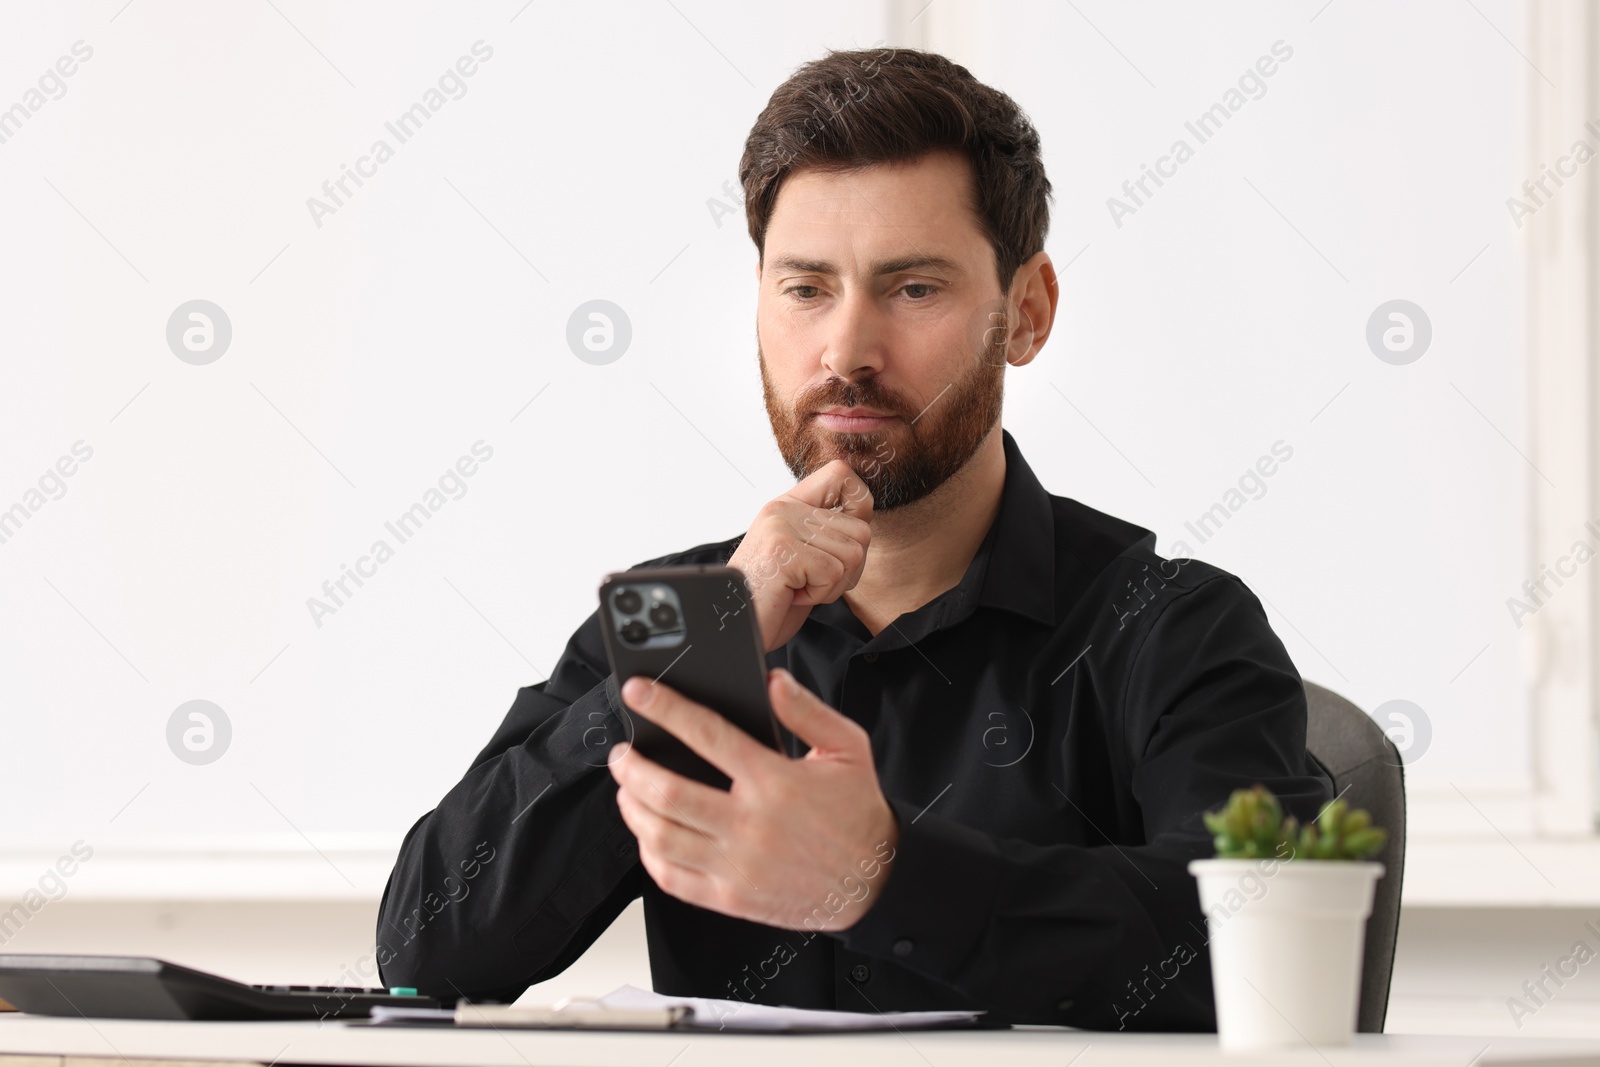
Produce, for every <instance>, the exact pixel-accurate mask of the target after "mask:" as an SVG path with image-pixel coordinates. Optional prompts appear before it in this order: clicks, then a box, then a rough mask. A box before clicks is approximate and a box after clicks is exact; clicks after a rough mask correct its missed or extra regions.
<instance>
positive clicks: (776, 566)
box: [728, 459, 872, 652]
mask: <svg viewBox="0 0 1600 1067" xmlns="http://www.w3.org/2000/svg"><path fill="white" fill-rule="evenodd" d="M871 541H872V493H871V491H870V490H869V489H868V488H867V485H866V483H865V482H864V481H862V480H861V476H860V475H858V474H857V473H856V472H855V470H854V469H853V468H852V467H851V466H850V464H849V463H847V462H845V461H844V460H842V459H836V460H833V461H832V462H830V463H828V464H827V465H826V466H824V467H820V468H818V469H817V470H816V471H815V472H813V473H812V474H810V475H808V476H807V477H805V478H803V479H801V480H800V481H799V482H797V483H796V484H795V487H794V488H793V489H791V490H789V492H787V493H784V494H783V495H782V496H778V497H775V498H773V499H772V500H769V501H767V503H766V504H765V505H763V506H762V508H761V510H760V511H759V512H757V513H756V517H755V521H754V522H752V523H751V524H750V529H749V530H748V531H747V532H746V533H745V535H744V540H743V541H741V542H739V547H738V549H737V550H735V552H734V553H733V556H732V557H731V558H729V560H728V566H730V567H737V568H739V569H740V570H741V571H743V572H744V575H745V580H746V582H747V583H748V584H749V587H750V594H751V598H752V600H753V601H754V603H755V608H756V622H757V623H758V624H759V625H760V627H761V640H762V643H763V644H764V645H765V646H766V650H767V651H768V652H771V651H772V650H773V649H775V648H780V647H782V646H783V645H785V644H787V643H788V641H789V639H790V638H791V637H793V636H794V635H795V634H796V633H798V632H799V630H800V625H801V624H802V623H804V622H805V621H806V616H807V615H810V614H811V609H812V608H813V607H815V606H816V605H818V604H831V603H832V602H833V601H835V600H837V599H839V597H841V596H843V595H844V594H845V592H846V591H847V590H849V589H852V588H854V587H855V584H856V582H858V581H860V580H861V572H862V569H863V568H864V567H865V566H866V562H867V546H868V545H869V544H870V543H871Z"/></svg>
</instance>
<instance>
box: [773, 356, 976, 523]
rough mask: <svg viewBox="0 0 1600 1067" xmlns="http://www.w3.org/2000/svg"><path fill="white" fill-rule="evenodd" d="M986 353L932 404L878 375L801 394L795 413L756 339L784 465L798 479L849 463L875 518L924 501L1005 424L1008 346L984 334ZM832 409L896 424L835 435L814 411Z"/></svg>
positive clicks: (831, 381)
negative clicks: (864, 412) (889, 418)
mask: <svg viewBox="0 0 1600 1067" xmlns="http://www.w3.org/2000/svg"><path fill="white" fill-rule="evenodd" d="M981 348H982V351H981V352H980V353H978V355H977V356H976V357H975V358H974V359H973V360H972V361H971V364H970V369H969V370H968V371H967V372H966V375H965V377H963V378H962V379H961V380H959V381H955V382H952V383H950V385H949V386H948V387H945V390H944V392H943V393H942V394H941V395H937V396H936V397H935V398H933V399H932V400H931V401H925V402H923V403H920V404H919V403H914V402H913V401H912V400H911V399H910V398H908V397H906V396H904V395H902V394H900V393H898V392H895V391H893V390H890V389H888V388H887V387H885V386H883V385H881V384H880V383H879V381H878V379H877V377H876V376H873V377H869V378H861V379H859V380H856V381H847V380H845V379H844V378H840V377H837V376H835V377H832V378H829V379H828V380H827V381H826V382H824V383H823V384H822V385H819V386H817V387H816V388H815V389H812V390H810V391H808V392H805V393H802V394H801V395H800V396H799V397H798V398H797V399H796V401H795V403H794V405H793V406H792V407H791V406H787V405H785V404H784V403H783V402H782V400H780V399H779V397H778V396H777V394H776V393H775V392H774V391H773V388H772V382H771V380H770V378H769V377H768V376H767V361H766V356H765V355H764V354H763V353H762V351H761V342H760V339H759V338H758V339H757V341H756V358H757V361H758V362H759V363H760V366H761V395H762V398H763V399H764V400H765V401H766V406H767V418H768V419H769V420H770V421H771V423H772V435H773V437H774V438H776V439H777V442H778V450H779V452H780V453H781V454H782V455H783V461H784V463H786V464H787V465H788V467H789V470H790V472H791V473H793V474H794V476H795V479H796V480H797V481H798V480H800V479H802V478H805V477H806V476H808V475H810V474H812V473H813V472H815V471H817V470H818V469H820V468H821V467H823V466H824V465H826V464H827V463H829V462H831V461H832V460H835V459H843V460H845V461H846V462H847V463H849V464H850V467H851V469H853V470H854V471H855V472H856V474H857V475H858V476H859V477H860V478H861V480H862V481H864V482H865V483H866V485H867V488H868V489H869V490H870V491H871V492H872V508H873V511H875V512H877V511H892V510H894V509H895V508H902V507H905V506H906V505H907V504H911V503H914V502H916V501H918V500H921V499H922V498H923V497H925V496H927V495H928V494H929V493H932V492H933V491H934V490H935V489H938V488H939V487H940V486H941V485H943V484H944V483H945V482H947V481H949V480H950V478H951V477H952V476H954V475H955V474H956V473H957V472H958V471H960V470H961V468H963V467H965V466H966V465H967V463H968V461H969V460H971V459H972V457H973V456H974V455H975V454H977V451H978V448H979V447H980V446H981V445H982V444H983V442H984V440H985V439H986V438H987V437H988V436H989V432H990V431H991V430H992V429H993V428H994V427H995V425H996V424H997V423H998V422H999V421H1000V401H1001V396H1002V393H1003V391H1004V386H1005V369H1006V362H1007V361H1006V359H1005V350H1004V346H1003V342H1002V343H1001V344H999V345H996V344H993V343H991V342H990V341H989V335H988V334H987V333H986V334H984V335H983V340H982V342H981ZM831 407H845V408H850V407H866V408H872V409H873V410H875V411H881V412H884V413H885V414H889V415H894V416H897V418H896V420H895V421H894V422H891V423H889V424H888V425H886V426H884V427H882V428H881V429H876V430H868V431H865V432H845V431H839V430H831V429H829V428H828V427H826V426H824V425H822V424H820V423H818V422H817V421H816V414H817V412H819V411H822V410H824V409H826V408H831Z"/></svg>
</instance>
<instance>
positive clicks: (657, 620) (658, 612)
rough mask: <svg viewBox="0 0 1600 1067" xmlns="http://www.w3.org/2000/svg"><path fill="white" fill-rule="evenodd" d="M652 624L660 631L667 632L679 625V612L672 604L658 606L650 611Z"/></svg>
mask: <svg viewBox="0 0 1600 1067" xmlns="http://www.w3.org/2000/svg"><path fill="white" fill-rule="evenodd" d="M650 622H651V624H652V625H654V626H656V627H658V628H659V629H662V630H665V629H667V628H668V627H671V626H676V625H677V624H678V612H677V611H676V610H675V609H674V608H673V606H672V605H671V604H657V605H656V606H655V607H653V608H651V609H650Z"/></svg>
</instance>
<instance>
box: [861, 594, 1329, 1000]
mask: <svg viewBox="0 0 1600 1067" xmlns="http://www.w3.org/2000/svg"><path fill="white" fill-rule="evenodd" d="M1145 615H1146V617H1147V618H1148V619H1149V622H1147V623H1146V624H1145V627H1146V628H1145V630H1144V632H1143V633H1142V635H1140V634H1138V633H1135V634H1134V635H1132V636H1133V637H1134V640H1135V644H1133V645H1132V646H1131V647H1133V648H1134V651H1133V652H1132V653H1131V655H1130V657H1129V659H1128V660H1127V661H1126V664H1125V668H1124V669H1125V670H1126V683H1125V685H1124V686H1123V688H1122V691H1121V693H1120V701H1119V703H1120V705H1121V706H1120V708H1117V709H1115V713H1114V721H1115V722H1117V724H1118V725H1119V727H1120V732H1119V735H1118V736H1117V737H1116V739H1115V740H1114V741H1113V744H1120V745H1121V746H1122V751H1120V752H1117V753H1112V754H1110V756H1111V758H1112V760H1113V762H1115V763H1122V764H1125V771H1126V773H1125V774H1119V775H1118V776H1117V778H1118V780H1119V781H1121V782H1124V783H1127V784H1128V785H1129V788H1128V789H1127V792H1128V794H1129V795H1128V796H1127V797H1125V798H1121V800H1122V803H1123V804H1124V805H1125V806H1126V807H1127V809H1128V811H1129V813H1130V817H1129V818H1128V819H1127V820H1125V821H1124V822H1123V824H1122V826H1121V827H1120V828H1119V827H1118V826H1113V825H1106V826H1104V827H1096V828H1094V834H1095V835H1098V838H1099V839H1098V840H1096V841H1094V842H1093V843H1090V844H1079V843H1035V842H1028V841H1021V840H1015V839H1008V838H1002V837H998V836H995V835H992V834H989V833H986V832H983V831H980V830H977V829H974V828H972V827H969V826H966V825H963V824H961V823H959V822H956V821H953V820H950V819H947V818H941V817H940V816H938V815H935V814H932V813H929V812H924V813H920V814H919V813H918V811H917V810H916V809H915V808H913V807H911V806H910V805H907V804H905V803H902V802H900V801H898V800H894V799H891V801H890V803H891V807H893V809H894V811H895V814H896V816H897V818H898V819H899V823H900V838H899V843H898V845H897V846H896V852H895V855H894V858H893V860H892V862H891V863H890V864H889V868H890V869H889V878H888V880H887V882H886V883H885V884H884V886H883V889H882V892H881V895H880V896H879V898H878V900H877V902H876V903H875V904H873V905H872V906H871V907H870V908H869V910H868V911H867V913H866V914H865V915H864V916H863V917H862V919H861V920H860V921H858V922H857V923H856V924H855V925H854V926H852V927H850V928H849V929H847V930H843V931H840V932H839V933H837V934H835V935H834V936H836V937H837V938H838V939H839V940H840V941H841V942H842V943H843V944H844V946H845V947H846V948H848V949H850V950H851V951H856V952H862V953H865V954H867V955H872V956H877V957H880V958H883V959H885V960H892V961H894V962H895V963H897V964H900V965H902V966H906V967H910V968H912V969H914V970H916V971H918V972H920V973H921V974H923V975H925V976H927V977H929V978H932V979H934V980H936V981H938V982H941V983H942V984H944V985H946V986H948V987H950V988H952V989H953V990H956V991H957V992H959V993H960V994H962V995H963V996H964V997H965V998H966V999H967V1000H968V1001H970V1002H972V1003H974V1004H976V1005H978V1006H980V1007H983V1008H987V1009H988V1010H989V1011H990V1012H991V1013H992V1014H993V1015H994V1016H996V1017H997V1018H999V1019H1000V1020H1002V1021H1007V1022H1028V1023H1056V1024H1064V1025H1070V1026H1079V1027H1086V1028H1094V1029H1112V1030H1115V1029H1140V1030H1191V1031H1193V1030H1212V1029H1215V1026H1216V1020H1215V1014H1214V1009H1213V1004H1212V995H1211V970H1210V959H1209V956H1208V955H1207V952H1206V928H1205V918H1204V916H1203V914H1202V912H1201V910H1200V902H1199V894H1198V892H1197V889H1196V886H1195V882H1194V878H1193V876H1192V875H1190V874H1189V873H1188V870H1187V865H1188V862H1189V860H1191V859H1195V858H1200V857H1204V856H1209V855H1210V854H1211V852H1212V849H1211V842H1210V835H1209V834H1208V833H1207V832H1206V830H1205V827H1204V824H1203V823H1202V822H1201V819H1200V815H1201V813H1202V812H1203V811H1206V810H1209V809H1211V808H1215V807H1217V806H1218V805H1220V804H1222V803H1223V802H1225V801H1226V800H1227V798H1228V795H1229V793H1231V792H1232V791H1233V790H1234V789H1238V788H1246V787H1248V786H1251V785H1253V784H1255V783H1258V782H1259V783H1261V784H1263V785H1265V786H1267V787H1268V788H1269V789H1271V790H1273V791H1274V792H1275V793H1276V794H1277V795H1278V797H1279V798H1280V799H1281V800H1282V801H1283V802H1284V805H1285V807H1286V809H1287V810H1289V811H1291V812H1294V813H1295V814H1297V815H1298V816H1299V817H1301V818H1302V819H1304V818H1306V817H1310V816H1314V815H1315V814H1316V812H1317V810H1318V809H1319V808H1320V806H1321V805H1322V804H1324V803H1326V802H1327V801H1328V800H1329V799H1330V798H1331V796H1332V788H1331V784H1330V783H1329V781H1328V779H1327V777H1326V776H1325V775H1324V774H1323V773H1322V772H1321V770H1320V769H1319V768H1317V767H1316V765H1315V763H1314V762H1312V761H1311V760H1310V759H1309V757H1308V756H1307V755H1306V750H1305V736H1306V701H1305V691H1304V688H1303V685H1302V682H1301V680H1300V676H1299V674H1298V672H1297V671H1296V670H1295V668H1294V665H1293V663H1292V661H1291V660H1290V659H1289V655H1288V652H1287V651H1286V650H1285V649H1284V647H1283V644H1282V642H1281V641H1280V640H1279V639H1278V637H1277V635H1276V634H1274V633H1273V632H1272V629H1271V627H1270V625H1269V624H1268V622H1267V619H1266V615H1265V612H1264V611H1263V610H1262V608H1261V605H1260V603H1259V601H1257V600H1256V598H1255V597H1254V596H1253V595H1252V594H1251V593H1250V592H1249V590H1248V589H1246V588H1245V586H1244V584H1243V583H1242V582H1240V581H1239V580H1238V579H1237V578H1235V577H1233V576H1232V575H1226V574H1219V576H1217V577H1211V578H1206V579H1203V580H1201V581H1200V582H1199V583H1198V584H1196V585H1193V586H1190V587H1187V588H1182V589H1178V588H1176V587H1175V588H1174V592H1173V594H1172V595H1170V596H1169V597H1168V598H1167V599H1165V600H1164V601H1163V602H1161V603H1160V605H1159V610H1157V611H1154V612H1146V613H1145ZM1119 667H1122V665H1113V667H1112V669H1114V670H1115V669H1118V668H1119ZM1108 699H1109V698H1108ZM1064 803H1068V804H1070V803H1071V801H1070V800H1065V801H1064ZM1101 830H1104V831H1105V832H1104V833H1102V832H1101ZM1107 834H1109V835H1110V836H1107Z"/></svg>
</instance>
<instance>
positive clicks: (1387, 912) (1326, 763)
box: [1305, 682, 1406, 1034]
mask: <svg viewBox="0 0 1600 1067" xmlns="http://www.w3.org/2000/svg"><path fill="white" fill-rule="evenodd" d="M1305 687H1306V707H1307V711H1308V715H1307V721H1306V749H1307V751H1309V752H1310V753H1311V756H1312V758H1313V759H1315V760H1316V761H1317V762H1318V763H1320V764H1321V765H1322V768H1323V770H1325V771H1327V772H1328V777H1330V778H1332V779H1333V791H1334V793H1335V794H1338V793H1339V792H1340V791H1342V790H1343V791H1345V792H1344V799H1345V800H1346V801H1348V802H1349V804H1350V806H1351V807H1352V808H1365V809H1366V810H1367V811H1369V812H1371V813H1372V821H1373V822H1374V823H1375V824H1376V825H1378V826H1381V827H1383V828H1384V829H1386V830H1388V831H1389V839H1388V840H1387V841H1386V842H1385V843H1384V846H1383V851H1382V852H1380V853H1378V855H1377V856H1375V857H1374V859H1376V860H1378V862H1380V863H1382V864H1383V867H1384V873H1383V877H1382V878H1380V879H1378V884H1377V887H1376V890H1375V892H1374V895H1373V901H1372V915H1371V917H1370V918H1368V919H1367V941H1366V948H1365V950H1364V951H1363V953H1362V960H1361V1002H1360V1008H1359V1010H1358V1011H1357V1013H1356V1030H1357V1031H1359V1032H1361V1033H1364V1034H1381V1033H1382V1032H1383V1020H1384V1016H1385V1015H1387V1014H1388V1011H1389V978H1390V974H1391V972H1392V971H1393V970H1394V945H1395V939H1396V937H1397V935H1398V934H1399V931H1400V883H1401V879H1402V876H1403V875H1404V873H1405V861H1406V785H1405V770H1404V767H1403V765H1402V764H1401V762H1400V752H1399V750H1398V749H1396V748H1395V746H1394V742H1393V741H1390V740H1389V738H1388V737H1387V736H1385V735H1384V732H1383V730H1382V729H1380V728H1379V726H1378V724H1377V723H1375V722H1373V721H1372V718H1371V717H1370V716H1369V715H1367V714H1366V713H1365V712H1363V711H1362V710H1361V709H1360V708H1358V707H1356V706H1355V705H1354V704H1352V703H1351V702H1350V701H1348V700H1346V699H1345V698H1344V697H1342V696H1340V695H1339V694H1338V693H1335V692H1333V691H1332V690H1329V689H1324V688H1322V687H1321V686H1320V685H1316V684H1314V683H1312V682H1306V683H1305ZM1347 787H1348V788H1347Z"/></svg>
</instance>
